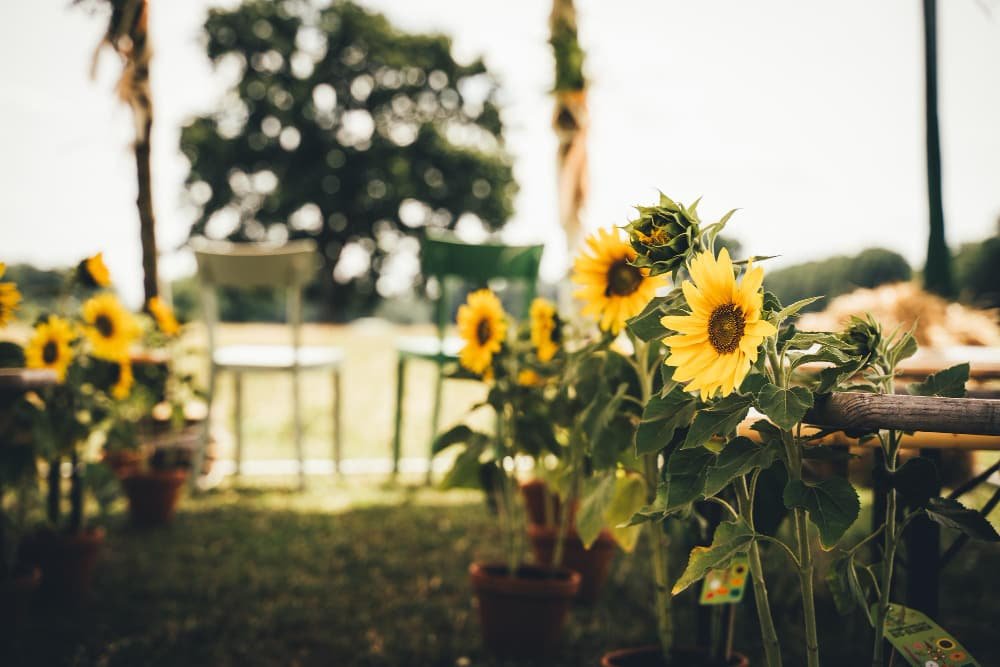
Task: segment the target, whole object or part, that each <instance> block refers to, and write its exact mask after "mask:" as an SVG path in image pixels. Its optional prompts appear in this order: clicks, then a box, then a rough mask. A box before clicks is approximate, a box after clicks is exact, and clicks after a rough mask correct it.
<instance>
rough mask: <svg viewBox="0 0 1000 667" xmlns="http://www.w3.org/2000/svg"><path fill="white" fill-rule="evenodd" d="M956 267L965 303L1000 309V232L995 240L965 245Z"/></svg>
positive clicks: (961, 249) (990, 239) (961, 297)
mask: <svg viewBox="0 0 1000 667" xmlns="http://www.w3.org/2000/svg"><path fill="white" fill-rule="evenodd" d="M953 264H954V267H955V278H956V283H957V284H958V288H959V298H960V299H961V300H962V301H964V302H966V303H971V304H973V305H975V306H979V307H980V308H1000V229H998V230H997V235H996V236H993V237H992V238H988V239H985V240H983V241H977V242H975V243H965V244H963V245H962V246H961V247H960V248H959V249H958V252H957V253H955V260H954V262H953Z"/></svg>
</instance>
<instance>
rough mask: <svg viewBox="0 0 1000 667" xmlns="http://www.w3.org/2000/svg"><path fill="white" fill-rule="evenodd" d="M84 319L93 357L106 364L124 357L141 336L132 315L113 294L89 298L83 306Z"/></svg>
mask: <svg viewBox="0 0 1000 667" xmlns="http://www.w3.org/2000/svg"><path fill="white" fill-rule="evenodd" d="M83 319H84V321H85V322H86V323H87V324H88V326H87V327H86V328H85V332H86V334H87V339H88V340H90V344H91V345H92V346H93V348H94V356H95V357H100V358H101V359H106V360H108V361H115V362H117V361H118V360H119V359H121V358H122V357H124V356H125V355H126V353H127V352H128V348H129V346H130V345H131V344H132V341H133V340H135V339H136V338H137V337H138V336H139V333H140V332H139V327H138V326H137V325H136V323H135V320H134V319H133V318H132V314H131V313H129V312H128V311H127V310H125V307H124V306H122V305H121V303H120V302H119V301H118V299H117V298H116V297H115V296H114V295H113V294H100V295H98V296H95V297H93V298H92V299H88V300H87V301H86V302H85V303H84V304H83Z"/></svg>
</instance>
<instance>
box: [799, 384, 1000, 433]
mask: <svg viewBox="0 0 1000 667" xmlns="http://www.w3.org/2000/svg"><path fill="white" fill-rule="evenodd" d="M804 421H805V422H806V423H808V424H812V425H814V426H823V427H827V428H839V429H845V430H848V431H875V430H878V429H896V430H899V431H923V432H928V433H960V434H966V435H1000V400H995V399H983V398H941V397H938V396H907V395H902V394H891V395H890V394H886V395H882V394H862V393H854V392H842V393H836V394H830V395H828V396H823V397H820V398H819V399H817V402H816V405H815V406H813V408H812V409H811V410H809V412H808V413H806V416H805V419H804Z"/></svg>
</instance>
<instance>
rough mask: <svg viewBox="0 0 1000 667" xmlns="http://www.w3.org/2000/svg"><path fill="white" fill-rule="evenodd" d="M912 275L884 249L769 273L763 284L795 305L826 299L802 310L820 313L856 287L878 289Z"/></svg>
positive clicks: (895, 256) (836, 257)
mask: <svg viewBox="0 0 1000 667" xmlns="http://www.w3.org/2000/svg"><path fill="white" fill-rule="evenodd" d="M912 275H913V271H912V270H911V269H910V265H909V264H908V263H907V262H906V260H905V259H904V258H903V256H902V255H900V254H899V253H896V252H893V251H891V250H886V249H884V248H868V249H867V250H863V251H861V253H859V254H857V255H854V256H853V257H849V256H846V255H838V256H835V257H830V258H828V259H823V260H819V261H815V262H805V263H803V264H796V265H794V266H789V267H785V268H783V269H778V270H776V271H771V272H769V273H767V274H766V276H765V278H764V285H765V286H766V287H767V289H768V290H770V291H772V292H774V293H775V294H776V295H777V296H778V298H779V299H781V302H782V303H794V302H795V301H798V300H800V299H805V298H808V297H811V296H815V295H817V294H823V295H824V296H825V297H826V298H825V299H821V300H819V301H817V302H815V303H812V304H809V305H808V306H806V307H805V308H804V309H803V310H804V311H810V310H823V309H824V308H826V304H828V303H829V302H830V299H833V298H834V297H836V296H839V295H841V294H846V293H848V292H850V291H852V290H855V289H857V288H859V287H877V286H879V285H883V284H885V283H894V282H899V281H905V280H909V279H910V278H911V277H912Z"/></svg>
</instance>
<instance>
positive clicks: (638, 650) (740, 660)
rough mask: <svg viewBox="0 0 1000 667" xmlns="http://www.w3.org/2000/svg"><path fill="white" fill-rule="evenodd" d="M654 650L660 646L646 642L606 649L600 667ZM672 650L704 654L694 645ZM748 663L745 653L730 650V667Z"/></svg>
mask: <svg viewBox="0 0 1000 667" xmlns="http://www.w3.org/2000/svg"><path fill="white" fill-rule="evenodd" d="M654 651H655V652H657V653H659V651H660V647H659V646H658V645H657V644H646V645H645V646H633V647H630V648H619V649H615V650H614V651H608V652H607V653H605V654H604V655H602V656H601V665H602V667H607V666H608V665H610V664H611V663H610V662H609V661H610V660H611V659H614V658H624V657H626V656H631V655H641V654H643V653H649V652H654ZM673 652H674V653H675V654H676V653H683V654H687V655H691V654H692V653H700V654H704V653H705V650H704V649H701V648H698V647H695V646H675V647H674V649H673ZM674 657H675V658H676V657H678V656H677V655H675V656H674ZM749 664H750V662H749V660H748V659H747V657H746V656H745V655H743V654H742V653H740V652H739V651H733V652H732V655H731V656H730V659H729V665H731V666H732V667H741V666H742V665H749Z"/></svg>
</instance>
